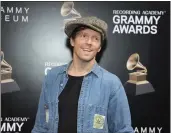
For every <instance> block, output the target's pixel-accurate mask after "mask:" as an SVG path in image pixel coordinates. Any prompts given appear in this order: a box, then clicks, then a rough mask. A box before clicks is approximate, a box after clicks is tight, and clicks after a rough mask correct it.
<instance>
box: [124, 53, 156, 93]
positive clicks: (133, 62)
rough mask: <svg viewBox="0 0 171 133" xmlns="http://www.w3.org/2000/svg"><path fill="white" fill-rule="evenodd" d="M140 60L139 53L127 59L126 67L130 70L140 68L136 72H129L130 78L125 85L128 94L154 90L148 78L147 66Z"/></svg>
mask: <svg viewBox="0 0 171 133" xmlns="http://www.w3.org/2000/svg"><path fill="white" fill-rule="evenodd" d="M139 60H140V57H139V55H138V54H137V53H134V54H132V55H131V56H130V57H129V59H128V61H127V64H126V67H127V69H128V70H135V69H138V70H137V71H136V72H132V73H129V80H128V81H127V83H126V86H125V89H126V92H127V94H131V95H141V94H145V93H150V92H154V88H153V86H152V85H151V83H150V82H149V81H147V80H146V76H147V68H146V67H145V66H143V65H142V64H141V63H140V61H139Z"/></svg>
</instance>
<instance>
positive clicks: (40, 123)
mask: <svg viewBox="0 0 171 133" xmlns="http://www.w3.org/2000/svg"><path fill="white" fill-rule="evenodd" d="M46 82H47V77H45V80H44V83H43V85H42V91H41V94H40V98H39V105H38V110H37V114H36V120H35V125H34V127H33V129H32V131H31V133H47V131H48V128H47V123H46V119H45V117H46V114H45V105H46V89H47V86H46V85H47V83H46Z"/></svg>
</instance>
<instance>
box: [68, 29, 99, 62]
mask: <svg viewBox="0 0 171 133" xmlns="http://www.w3.org/2000/svg"><path fill="white" fill-rule="evenodd" d="M70 42H71V45H72V46H73V47H74V50H73V52H74V54H75V56H76V57H77V58H79V59H80V60H82V61H87V62H88V61H91V60H93V59H95V57H96V54H97V53H98V52H99V51H100V50H101V35H100V33H99V32H96V31H94V30H92V29H84V30H81V31H79V32H77V33H76V36H75V39H72V38H71V39H70Z"/></svg>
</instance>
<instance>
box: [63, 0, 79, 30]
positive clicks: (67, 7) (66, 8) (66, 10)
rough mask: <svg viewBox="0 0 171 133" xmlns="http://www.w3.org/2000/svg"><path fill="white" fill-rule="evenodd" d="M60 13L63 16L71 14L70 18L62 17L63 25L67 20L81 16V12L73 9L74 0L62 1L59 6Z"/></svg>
mask: <svg viewBox="0 0 171 133" xmlns="http://www.w3.org/2000/svg"><path fill="white" fill-rule="evenodd" d="M61 15H62V16H63V17H66V16H69V15H72V16H71V18H67V19H64V25H65V23H67V22H68V21H71V20H75V19H77V18H81V14H80V13H79V12H78V11H77V10H75V9H74V2H72V1H66V2H64V4H63V5H62V7H61ZM63 29H64V27H63Z"/></svg>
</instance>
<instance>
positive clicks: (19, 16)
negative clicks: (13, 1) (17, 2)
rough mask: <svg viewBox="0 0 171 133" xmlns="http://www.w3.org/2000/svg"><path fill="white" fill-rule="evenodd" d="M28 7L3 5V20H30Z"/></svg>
mask: <svg viewBox="0 0 171 133" xmlns="http://www.w3.org/2000/svg"><path fill="white" fill-rule="evenodd" d="M28 12H29V8H28V7H8V6H7V7H3V6H1V20H2V21H5V22H15V23H16V22H25V23H27V22H28V15H27V14H28Z"/></svg>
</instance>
